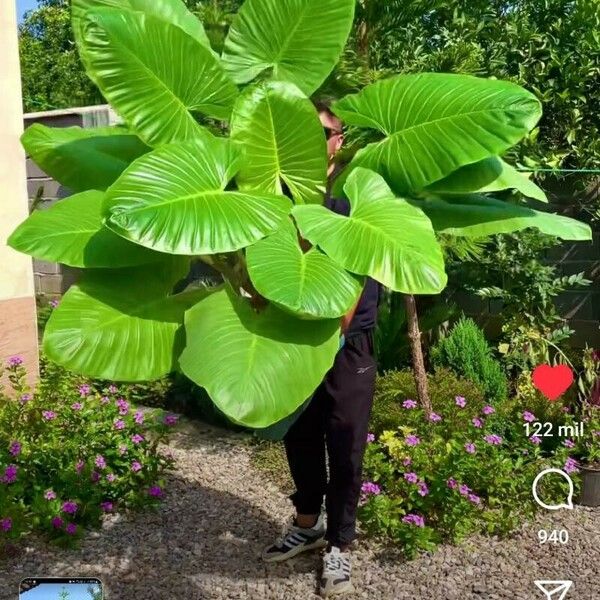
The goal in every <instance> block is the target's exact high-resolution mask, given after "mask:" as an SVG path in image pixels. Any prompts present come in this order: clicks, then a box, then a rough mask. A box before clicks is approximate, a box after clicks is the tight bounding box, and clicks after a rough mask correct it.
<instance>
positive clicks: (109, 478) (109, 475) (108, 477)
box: [106, 473, 117, 483]
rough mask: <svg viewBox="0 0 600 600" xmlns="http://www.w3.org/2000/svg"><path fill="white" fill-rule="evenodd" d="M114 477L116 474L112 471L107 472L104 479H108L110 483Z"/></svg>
mask: <svg viewBox="0 0 600 600" xmlns="http://www.w3.org/2000/svg"><path fill="white" fill-rule="evenodd" d="M116 478H117V476H116V475H115V474H114V473H108V474H107V475H106V480H107V481H110V483H112V482H113V481H114V480H115V479H116Z"/></svg>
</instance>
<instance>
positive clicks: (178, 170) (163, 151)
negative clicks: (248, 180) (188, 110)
mask: <svg viewBox="0 0 600 600" xmlns="http://www.w3.org/2000/svg"><path fill="white" fill-rule="evenodd" d="M239 164H240V155H239V152H238V151H237V149H236V147H235V146H234V145H233V144H231V143H230V142H229V140H226V139H223V138H215V137H213V136H211V135H210V134H205V135H204V136H203V137H202V138H199V139H197V140H194V141H190V142H182V143H174V144H168V145H166V146H162V147H161V148H158V149H157V150H154V151H153V152H151V153H150V154H146V155H145V156H142V157H141V158H139V159H138V160H136V161H135V162H134V163H133V164H132V165H131V166H130V167H129V168H128V169H127V170H126V171H125V172H124V173H123V175H121V177H120V178H119V179H118V180H117V181H116V182H115V183H114V184H113V185H112V186H111V187H110V188H109V190H108V191H107V193H106V200H105V212H106V214H107V220H106V225H107V226H108V227H109V228H110V229H112V230H113V231H115V232H116V233H118V234H119V235H122V236H123V237H125V238H127V239H129V240H132V241H134V242H136V243H138V244H141V245H142V246H146V247H148V248H152V249H154V250H158V251H160V252H170V253H173V254H188V255H195V254H214V253H218V252H231V251H234V250H239V249H241V248H244V247H246V246H249V245H250V244H253V243H254V242H257V241H258V240H260V239H262V238H263V237H265V236H267V235H269V234H270V233H273V232H274V231H276V230H277V229H278V228H279V225H280V223H281V221H282V220H283V219H284V218H285V216H286V215H287V214H289V212H290V209H291V201H290V200H289V199H288V198H286V197H285V196H275V195H273V194H268V193H266V192H251V191H249V192H240V191H225V187H226V186H227V184H228V182H229V181H230V180H231V179H232V177H233V176H234V175H235V173H236V172H237V170H238V169H239Z"/></svg>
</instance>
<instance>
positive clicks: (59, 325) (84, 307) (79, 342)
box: [43, 259, 207, 381]
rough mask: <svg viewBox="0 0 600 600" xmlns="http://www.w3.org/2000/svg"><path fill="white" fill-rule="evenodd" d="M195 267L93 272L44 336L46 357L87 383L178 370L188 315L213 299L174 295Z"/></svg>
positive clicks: (198, 293)
mask: <svg viewBox="0 0 600 600" xmlns="http://www.w3.org/2000/svg"><path fill="white" fill-rule="evenodd" d="M188 269H189V259H187V260H182V259H178V260H177V261H167V262H165V263H163V264H162V265H152V266H151V267H148V266H147V267H143V268H142V267H135V268H132V269H114V270H110V271H106V270H102V271H88V272H86V273H84V275H83V277H82V279H81V281H80V282H79V283H77V284H76V285H74V286H72V287H71V288H70V289H69V291H68V292H67V293H66V294H65V295H64V296H63V298H62V300H61V302H60V304H59V306H58V308H57V309H56V310H54V311H53V312H52V315H51V317H50V319H49V320H48V323H47V325H46V329H45V332H44V343H43V348H44V352H45V353H46V355H47V356H48V358H50V359H51V360H53V361H54V362H56V363H58V364H60V365H63V366H64V367H66V368H68V369H70V370H72V371H75V372H76V373H81V374H83V375H86V376H88V377H97V378H101V379H112V380H117V381H147V380H152V379H157V378H159V377H162V376H164V375H166V374H168V373H169V372H171V371H173V370H175V369H176V368H177V357H178V355H179V353H180V351H181V350H182V348H183V347H184V345H185V340H184V338H185V332H184V330H183V326H182V323H183V317H184V313H185V311H186V310H187V309H188V308H189V307H190V306H193V305H194V304H195V303H196V302H198V301H199V300H200V299H202V298H204V297H205V296H206V294H207V292H206V291H205V290H193V291H189V292H183V293H181V294H177V295H170V291H171V288H172V286H173V285H174V283H175V282H176V281H177V280H178V279H181V278H182V277H185V275H186V274H187V272H188Z"/></svg>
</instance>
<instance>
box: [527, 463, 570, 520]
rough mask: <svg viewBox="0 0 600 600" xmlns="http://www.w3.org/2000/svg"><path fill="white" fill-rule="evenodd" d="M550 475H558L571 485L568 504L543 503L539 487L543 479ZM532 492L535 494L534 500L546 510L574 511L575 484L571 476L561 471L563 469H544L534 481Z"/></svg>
mask: <svg viewBox="0 0 600 600" xmlns="http://www.w3.org/2000/svg"><path fill="white" fill-rule="evenodd" d="M549 473H557V474H558V475H560V476H562V477H564V478H565V479H566V480H567V483H568V484H569V494H568V496H567V502H566V504H565V503H561V504H546V503H545V502H543V501H542V500H541V499H540V497H539V495H538V490H537V486H538V484H539V482H540V481H541V480H542V478H544V477H545V476H546V475H548V474H549ZM532 492H533V498H534V500H535V501H536V502H537V503H538V504H539V505H540V506H541V507H542V508H545V509H546V510H561V509H564V508H566V509H569V510H573V495H574V493H575V485H574V484H573V480H572V479H571V477H570V476H569V474H568V473H566V472H565V471H563V470H561V469H555V468H550V469H544V470H543V471H542V472H541V473H538V476H537V477H536V478H535V479H534V480H533V485H532Z"/></svg>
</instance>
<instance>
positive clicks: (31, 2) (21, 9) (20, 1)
mask: <svg viewBox="0 0 600 600" xmlns="http://www.w3.org/2000/svg"><path fill="white" fill-rule="evenodd" d="M16 2H17V20H18V21H19V23H20V22H21V21H22V19H23V14H24V13H25V11H26V10H30V9H31V8H35V7H36V6H37V0H16Z"/></svg>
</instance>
